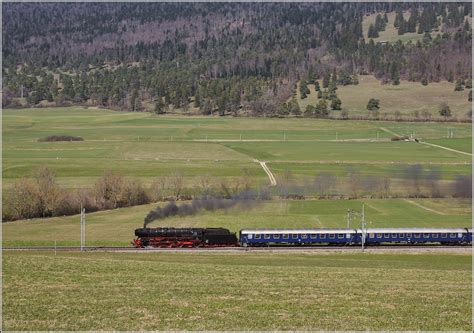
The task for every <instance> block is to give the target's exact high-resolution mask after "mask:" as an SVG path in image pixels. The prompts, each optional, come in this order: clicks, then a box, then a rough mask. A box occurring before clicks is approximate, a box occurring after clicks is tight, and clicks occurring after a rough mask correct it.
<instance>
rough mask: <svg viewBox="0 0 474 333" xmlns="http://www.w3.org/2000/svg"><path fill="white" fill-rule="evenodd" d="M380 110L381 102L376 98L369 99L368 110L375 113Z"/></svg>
mask: <svg viewBox="0 0 474 333" xmlns="http://www.w3.org/2000/svg"><path fill="white" fill-rule="evenodd" d="M378 109H380V101H379V100H378V99H375V98H371V99H369V102H368V103H367V110H369V111H373V110H378Z"/></svg>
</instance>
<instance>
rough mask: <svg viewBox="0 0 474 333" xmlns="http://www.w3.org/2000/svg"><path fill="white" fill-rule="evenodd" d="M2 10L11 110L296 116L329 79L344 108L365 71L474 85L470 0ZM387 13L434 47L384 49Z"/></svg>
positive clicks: (330, 97)
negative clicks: (346, 90)
mask: <svg viewBox="0 0 474 333" xmlns="http://www.w3.org/2000/svg"><path fill="white" fill-rule="evenodd" d="M2 6H3V26H2V28H3V72H2V78H3V106H4V107H18V106H35V105H68V104H79V105H82V104H83V105H93V106H101V107H108V108H112V109H119V110H133V111H141V110H148V111H154V112H156V113H165V112H170V111H172V110H175V109H180V110H184V111H188V110H189V109H191V108H192V110H195V111H197V112H200V113H203V114H210V113H213V112H218V113H219V114H222V115H224V114H234V115H237V114H251V115H262V114H266V115H276V114H278V115H287V114H300V113H301V110H299V108H298V107H295V103H294V101H292V100H291V97H292V96H294V95H295V94H296V90H297V87H300V88H301V85H302V86H303V89H304V87H305V85H306V84H314V83H316V81H317V80H320V79H321V80H322V81H321V82H322V83H323V84H322V86H321V87H320V90H321V93H320V95H321V96H318V97H319V98H320V99H321V100H324V101H325V102H326V101H327V103H326V104H327V106H326V107H327V108H329V107H333V106H334V105H335V107H336V108H334V107H333V109H334V110H337V105H338V102H337V100H338V96H337V86H338V85H351V84H357V83H358V75H361V74H373V75H375V77H376V78H377V79H379V80H380V81H381V83H384V84H393V85H397V84H399V82H400V80H401V79H405V80H410V81H415V82H420V83H422V84H423V85H427V84H429V83H430V82H438V81H440V80H448V81H450V82H457V85H458V86H460V87H461V88H464V87H466V88H468V89H469V88H471V83H470V82H471V67H472V66H471V39H472V29H471V25H470V23H469V22H471V21H470V19H471V16H472V6H471V3H470V2H466V3H364V4H362V3H360V4H358V3H300V4H295V3H253V4H251V3H239V4H237V3H236V4H232V3H119V4H117V3H28V4H26V3H23V4H22V3H3V4H2ZM387 13H389V14H393V13H395V15H396V16H395V21H394V23H393V26H390V28H391V29H396V31H397V33H398V35H400V36H403V35H404V34H406V33H407V34H408V33H416V34H419V35H420V36H422V38H419V39H418V40H417V41H411V40H408V41H407V42H402V41H400V40H397V41H377V42H374V40H373V38H377V37H378V36H379V32H381V31H384V30H385V29H388V28H389V27H388V26H387V25H388V24H389V22H388V19H387ZM374 14H379V15H377V17H376V19H375V22H374V24H370V26H369V28H368V34H367V36H366V37H365V38H364V32H363V20H364V17H366V16H368V15H374ZM298 82H300V83H301V84H298ZM318 84H319V83H318ZM321 104H324V103H321ZM339 104H340V103H339ZM323 106H324V105H323ZM323 106H321V107H323ZM318 115H319V116H323V117H324V116H326V115H327V113H325V112H321V113H318Z"/></svg>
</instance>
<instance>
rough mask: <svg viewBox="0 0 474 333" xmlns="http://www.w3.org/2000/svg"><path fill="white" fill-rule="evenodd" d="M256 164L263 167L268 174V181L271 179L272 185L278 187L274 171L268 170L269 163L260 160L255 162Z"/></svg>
mask: <svg viewBox="0 0 474 333" xmlns="http://www.w3.org/2000/svg"><path fill="white" fill-rule="evenodd" d="M255 162H258V163H259V164H260V166H261V167H262V169H263V171H265V173H266V174H267V176H268V179H270V185H271V186H276V184H277V182H276V179H275V176H274V175H273V173H272V171H271V170H270V169H269V168H268V166H267V162H262V161H259V160H255Z"/></svg>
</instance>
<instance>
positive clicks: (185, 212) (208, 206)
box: [143, 191, 264, 228]
mask: <svg viewBox="0 0 474 333" xmlns="http://www.w3.org/2000/svg"><path fill="white" fill-rule="evenodd" d="M261 199H264V198H263V197H262V195H260V196H259V195H258V194H257V193H255V192H253V191H244V192H241V193H239V194H238V195H235V196H232V197H231V198H230V199H224V198H215V197H210V196H205V197H199V198H196V199H194V200H193V201H192V202H191V203H190V204H186V203H183V204H181V205H179V206H178V205H177V204H176V203H175V202H174V201H172V202H169V203H167V204H166V205H165V206H164V207H163V208H161V207H156V208H155V209H153V210H151V211H150V212H149V213H148V215H147V216H146V217H145V220H144V225H143V226H144V227H145V228H146V226H147V225H148V224H150V223H151V222H153V221H155V220H162V219H165V218H167V217H171V216H176V215H179V216H189V215H194V214H196V213H198V212H199V211H203V210H206V211H214V210H218V209H229V208H233V207H238V208H241V209H249V208H251V207H253V206H254V205H255V204H257V202H258V201H259V200H261Z"/></svg>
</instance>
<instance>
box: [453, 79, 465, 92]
mask: <svg viewBox="0 0 474 333" xmlns="http://www.w3.org/2000/svg"><path fill="white" fill-rule="evenodd" d="M463 90H464V87H463V82H462V80H461V79H458V80H456V85H455V86H454V91H463Z"/></svg>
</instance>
